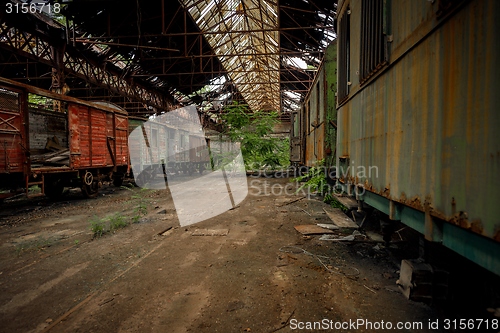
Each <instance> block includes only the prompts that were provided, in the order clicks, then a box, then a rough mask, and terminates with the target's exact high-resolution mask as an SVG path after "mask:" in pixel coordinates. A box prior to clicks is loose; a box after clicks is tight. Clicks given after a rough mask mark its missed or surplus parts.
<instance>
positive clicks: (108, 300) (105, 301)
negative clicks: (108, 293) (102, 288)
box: [99, 297, 115, 306]
mask: <svg viewBox="0 0 500 333" xmlns="http://www.w3.org/2000/svg"><path fill="white" fill-rule="evenodd" d="M114 299H115V298H114V297H111V298H108V299H106V300H104V301H102V302H101V303H99V306H103V305H104V304H107V303H109V302H111V301H113V300H114Z"/></svg>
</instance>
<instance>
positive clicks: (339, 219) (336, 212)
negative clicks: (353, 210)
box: [323, 207, 359, 229]
mask: <svg viewBox="0 0 500 333" xmlns="http://www.w3.org/2000/svg"><path fill="white" fill-rule="evenodd" d="M323 210H324V211H325V213H326V215H328V217H329V218H330V220H332V222H333V224H335V225H336V226H338V227H340V228H350V229H358V228H359V226H358V225H357V224H356V223H354V221H353V220H351V219H350V218H348V217H347V216H346V215H345V214H344V212H343V211H342V210H340V209H339V208H333V207H324V208H323Z"/></svg>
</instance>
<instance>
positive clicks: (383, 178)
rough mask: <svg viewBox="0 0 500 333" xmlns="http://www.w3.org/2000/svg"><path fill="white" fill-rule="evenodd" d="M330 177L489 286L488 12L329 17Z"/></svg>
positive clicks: (416, 10) (494, 263)
mask: <svg viewBox="0 0 500 333" xmlns="http://www.w3.org/2000/svg"><path fill="white" fill-rule="evenodd" d="M337 31H338V40H337V43H338V44H337V45H338V81H337V84H338V96H337V99H338V114H337V116H338V122H337V124H338V137H337V157H338V160H337V166H338V170H337V172H338V175H339V178H340V180H341V181H342V183H343V184H344V186H345V188H346V190H349V188H351V189H352V188H357V189H358V190H359V195H358V199H360V200H362V201H364V203H366V204H368V205H370V206H372V207H374V208H376V209H378V210H380V211H382V212H384V213H386V214H387V215H388V217H389V219H390V220H400V221H402V222H403V223H404V224H406V225H408V226H410V227H411V228H413V229H415V230H417V231H418V232H420V233H421V234H423V235H424V236H425V238H426V239H427V240H428V241H433V242H436V243H441V244H442V245H444V246H446V247H448V248H450V249H452V250H453V251H455V252H457V253H458V254H460V255H462V256H464V257H466V258H468V259H470V260H472V261H473V262H475V263H477V264H479V265H480V266H483V267H485V268H486V269H488V270H490V271H492V272H494V273H496V274H498V275H500V256H499V255H498V254H499V253H500V223H499V221H500V219H499V216H500V206H499V205H498V199H499V198H500V177H499V175H500V140H499V139H498V138H499V136H498V133H496V132H497V131H498V128H500V112H499V106H500V94H498V80H499V79H500V64H499V62H498V61H497V59H500V46H499V45H500V44H499V43H498V31H500V2H498V1H483V0H472V1H465V0H464V1H448V0H437V1H384V0H345V1H340V2H339V6H338V29H337Z"/></svg>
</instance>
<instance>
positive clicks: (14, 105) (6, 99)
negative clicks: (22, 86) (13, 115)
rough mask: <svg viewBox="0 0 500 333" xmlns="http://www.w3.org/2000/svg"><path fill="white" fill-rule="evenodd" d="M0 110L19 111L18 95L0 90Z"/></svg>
mask: <svg viewBox="0 0 500 333" xmlns="http://www.w3.org/2000/svg"><path fill="white" fill-rule="evenodd" d="M0 109H1V110H6V111H16V112H17V111H19V94H18V93H16V92H14V91H9V90H5V89H2V88H0Z"/></svg>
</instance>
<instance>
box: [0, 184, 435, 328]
mask: <svg viewBox="0 0 500 333" xmlns="http://www.w3.org/2000/svg"><path fill="white" fill-rule="evenodd" d="M250 180H251V179H249V181H250ZM288 182H289V179H286V178H285V179H264V178H263V179H261V180H260V181H259V182H258V184H257V185H256V183H253V186H254V187H253V188H252V189H250V194H249V195H248V196H247V198H246V199H245V200H244V201H243V202H242V203H241V204H240V205H239V206H238V207H237V208H235V209H233V210H230V211H227V212H225V213H223V214H221V215H219V216H216V217H214V218H211V219H209V220H206V221H203V222H200V223H198V224H195V225H191V226H188V227H180V226H179V223H178V220H177V217H176V214H175V209H174V205H173V201H172V199H171V197H170V196H169V194H168V192H167V191H165V190H141V189H139V188H136V187H131V188H129V189H125V188H115V187H112V186H108V185H106V184H105V185H104V186H103V187H102V188H101V192H100V193H101V194H100V195H99V197H98V198H96V199H90V200H88V199H87V200H84V199H83V197H82V196H81V194H80V192H79V190H71V191H70V192H69V193H67V194H66V195H65V196H64V197H63V199H61V200H59V201H51V200H49V199H45V198H40V199H30V200H28V201H26V200H17V201H16V200H13V201H12V202H10V203H5V204H4V205H3V206H2V208H1V211H0V244H1V246H0V290H1V293H0V327H1V329H0V331H2V332H54V333H56V332H269V333H270V332H289V331H307V332H314V331H332V332H333V331H334V332H370V331H378V332H383V331H388V329H382V328H383V327H384V326H380V325H387V324H388V323H390V324H391V325H393V330H394V331H400V332H431V331H432V332H439V330H432V329H429V328H428V323H429V321H433V320H435V319H437V318H438V314H437V313H436V312H435V311H434V310H433V309H431V308H430V307H428V306H427V305H424V304H422V303H417V302H413V301H409V300H407V299H406V298H405V297H404V296H403V295H402V294H401V293H400V292H399V291H398V289H397V286H396V280H397V278H398V277H399V276H398V272H397V271H398V269H399V260H398V259H397V258H395V256H394V254H393V253H394V251H397V248H395V249H390V248H384V247H383V246H377V244H378V243H363V242H360V243H355V244H353V243H348V242H345V243H340V242H331V241H321V240H319V236H303V235H302V234H300V233H298V232H297V231H296V230H295V229H294V226H295V225H299V224H315V223H329V222H330V220H329V219H328V217H327V216H326V214H325V213H324V211H323V207H324V205H325V204H324V203H323V202H321V201H320V200H318V199H316V198H311V199H307V198H302V199H301V197H300V196H296V195H286V194H285V193H276V191H275V193H271V192H270V191H267V193H266V192H265V191H264V187H263V186H264V185H265V186H267V188H268V189H269V188H272V185H274V184H279V185H280V186H285V185H286V184H287V183H288ZM259 186H261V187H260V190H259ZM297 199H300V200H297ZM194 204H195V203H194ZM110 222H116V223H117V224H120V223H122V224H124V223H126V224H128V225H127V226H125V227H123V228H118V227H117V228H116V230H114V231H112V232H105V233H104V234H103V235H102V236H101V237H94V233H93V232H92V230H91V225H92V223H93V224H94V226H95V225H96V224H99V223H104V224H109V223H110ZM196 230H198V232H199V231H200V230H201V231H202V233H203V231H204V232H205V233H210V232H212V233H215V235H205V236H196V235H193V233H195V231H196ZM351 232H352V231H351ZM195 234H196V233H195ZM395 246H396V247H397V245H395ZM358 320H359V321H358ZM361 320H364V321H365V322H364V323H363V322H361ZM353 321H357V323H359V324H360V326H356V327H354V326H352V322H353ZM367 321H369V322H371V324H372V325H373V326H372V327H371V329H370V326H368V324H365V323H366V322H367ZM314 322H321V324H322V326H321V327H318V326H316V327H314V326H313V325H314ZM398 322H401V323H404V324H406V325H414V323H416V324H417V325H418V323H422V325H423V326H422V327H418V326H415V327H414V329H412V328H409V329H401V330H397V329H395V328H396V327H395V326H396V325H397V323H398ZM345 323H347V324H349V325H350V326H346V324H345ZM342 324H343V325H344V327H343V328H342V327H341V326H338V325H342ZM308 325H311V326H308ZM316 325H318V324H316ZM327 325H331V326H327ZM335 325H337V326H335ZM377 325H379V326H378V328H379V329H378V330H376V329H375V328H377ZM301 328H303V329H301ZM327 328H328V329H327ZM386 328H387V326H386Z"/></svg>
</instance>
